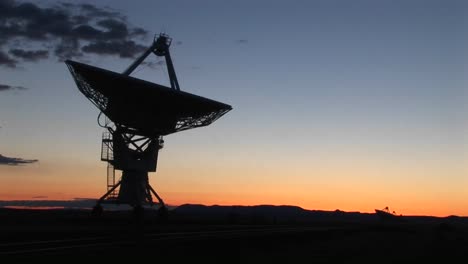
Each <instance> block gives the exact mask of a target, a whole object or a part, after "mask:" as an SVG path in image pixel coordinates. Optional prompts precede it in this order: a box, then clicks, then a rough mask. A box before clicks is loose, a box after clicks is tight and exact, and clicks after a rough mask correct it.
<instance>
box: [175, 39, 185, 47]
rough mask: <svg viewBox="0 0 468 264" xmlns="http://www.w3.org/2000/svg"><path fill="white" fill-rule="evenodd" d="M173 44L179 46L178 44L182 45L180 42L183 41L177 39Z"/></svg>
mask: <svg viewBox="0 0 468 264" xmlns="http://www.w3.org/2000/svg"><path fill="white" fill-rule="evenodd" d="M175 44H176V45H177V46H180V45H182V44H183V42H182V41H180V40H179V41H176V43H175Z"/></svg>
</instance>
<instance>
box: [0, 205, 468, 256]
mask: <svg viewBox="0 0 468 264" xmlns="http://www.w3.org/2000/svg"><path fill="white" fill-rule="evenodd" d="M467 255H468V225H467V224H466V220H465V219H464V218H405V219H399V220H398V221H382V220H380V219H378V218H369V219H368V220H366V221H358V222H356V221H350V220H349V219H347V220H343V221H340V220H339V219H338V220H337V219H334V220H333V221H328V220H324V219H321V220H320V221H309V222H300V223H293V222H290V223H287V222H284V223H261V221H254V223H248V222H245V221H244V222H242V223H232V221H231V222H229V223H226V222H223V221H212V220H210V218H209V217H207V218H197V220H196V221H195V220H193V218H190V217H189V218H187V216H181V215H177V214H174V215H171V216H170V218H169V220H167V221H162V220H161V219H158V218H157V216H156V214H155V212H146V215H145V218H144V219H140V220H136V219H135V218H133V216H132V214H131V212H106V213H105V214H104V215H103V216H101V217H99V218H93V217H91V216H90V213H89V211H85V210H14V209H0V259H2V260H8V262H5V263H30V262H31V261H42V260H47V261H49V260H56V261H66V262H67V263H69V262H71V263H75V262H83V261H95V260H96V259H98V260H106V261H112V263H121V262H122V263H123V262H128V261H129V260H132V259H134V260H135V261H136V260H139V261H149V260H151V261H154V262H159V263H420V262H421V261H429V260H432V261H433V260H437V259H439V260H440V261H444V263H447V262H455V261H457V260H458V259H460V257H462V258H463V259H465V258H466V256H467Z"/></svg>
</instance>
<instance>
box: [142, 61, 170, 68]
mask: <svg viewBox="0 0 468 264" xmlns="http://www.w3.org/2000/svg"><path fill="white" fill-rule="evenodd" d="M142 65H144V66H148V67H150V68H152V69H154V68H157V67H158V66H164V65H166V62H165V61H163V60H160V61H145V62H143V63H142Z"/></svg>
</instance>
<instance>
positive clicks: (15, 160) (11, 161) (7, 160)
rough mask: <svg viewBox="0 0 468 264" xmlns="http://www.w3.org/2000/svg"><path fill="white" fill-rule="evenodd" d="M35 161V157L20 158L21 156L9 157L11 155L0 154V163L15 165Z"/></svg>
mask: <svg viewBox="0 0 468 264" xmlns="http://www.w3.org/2000/svg"><path fill="white" fill-rule="evenodd" d="M37 161H38V160H37V159H35V160H27V159H21V158H11V157H6V156H3V155H2V154H0V165H9V166H17V165H25V164H30V163H35V162H37Z"/></svg>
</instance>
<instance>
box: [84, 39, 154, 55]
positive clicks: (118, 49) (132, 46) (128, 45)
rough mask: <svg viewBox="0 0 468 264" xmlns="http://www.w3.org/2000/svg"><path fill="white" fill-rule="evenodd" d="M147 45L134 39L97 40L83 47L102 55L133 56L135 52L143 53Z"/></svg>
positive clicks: (87, 50) (85, 50)
mask: <svg viewBox="0 0 468 264" xmlns="http://www.w3.org/2000/svg"><path fill="white" fill-rule="evenodd" d="M146 49H147V47H145V46H143V45H140V44H137V43H135V42H134V41H132V40H128V41H120V40H116V41H96V42H93V43H90V44H88V45H86V46H83V48H82V49H81V50H82V51H83V52H86V53H96V54H101V55H118V56H120V57H121V58H132V57H133V56H134V55H135V54H138V53H141V52H143V51H144V50H146Z"/></svg>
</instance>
